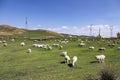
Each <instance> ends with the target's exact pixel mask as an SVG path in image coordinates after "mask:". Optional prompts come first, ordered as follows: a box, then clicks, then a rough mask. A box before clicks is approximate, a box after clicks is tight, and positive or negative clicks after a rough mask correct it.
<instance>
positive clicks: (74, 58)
mask: <svg viewBox="0 0 120 80" xmlns="http://www.w3.org/2000/svg"><path fill="white" fill-rule="evenodd" d="M76 62H77V56H74V57H73V58H72V66H74V65H75V63H76Z"/></svg>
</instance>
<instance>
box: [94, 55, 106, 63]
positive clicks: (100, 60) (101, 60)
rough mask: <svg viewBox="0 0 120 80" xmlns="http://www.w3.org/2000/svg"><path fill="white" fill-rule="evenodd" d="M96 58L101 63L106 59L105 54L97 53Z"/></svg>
mask: <svg viewBox="0 0 120 80" xmlns="http://www.w3.org/2000/svg"><path fill="white" fill-rule="evenodd" d="M95 59H96V60H98V61H99V63H103V62H104V59H105V55H97V56H95Z"/></svg>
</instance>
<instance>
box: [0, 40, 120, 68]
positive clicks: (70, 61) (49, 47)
mask: <svg viewBox="0 0 120 80" xmlns="http://www.w3.org/2000/svg"><path fill="white" fill-rule="evenodd" d="M11 41H12V42H14V41H15V40H14V39H11ZM56 41H58V42H60V43H61V44H67V43H68V42H69V41H68V40H67V39H66V40H64V41H60V40H56ZM0 43H3V46H4V47H7V45H8V44H7V42H6V41H5V40H3V41H0ZM20 45H21V46H22V47H23V46H25V42H21V43H20ZM78 46H79V47H84V46H86V44H85V43H84V41H81V42H80V43H79V44H78ZM108 46H110V47H114V46H115V44H109V45H108ZM32 47H35V48H42V49H45V50H52V48H53V47H57V48H58V49H60V50H61V49H63V46H62V45H60V44H56V43H53V44H52V45H48V44H33V45H32ZM88 49H89V50H94V49H95V47H94V46H90V47H89V48H88ZM105 50H106V48H105V47H100V48H98V51H105ZM117 50H120V47H118V48H117ZM31 52H32V49H31V48H28V49H27V53H31ZM60 55H61V56H63V57H64V59H65V63H68V64H72V66H73V67H74V66H75V64H76V62H77V60H78V58H77V56H73V57H72V59H71V58H70V57H69V55H68V54H67V52H66V51H64V52H62V53H60ZM105 58H106V56H105V55H103V54H101V55H96V56H95V59H96V60H97V61H98V62H99V63H103V62H104V60H105Z"/></svg>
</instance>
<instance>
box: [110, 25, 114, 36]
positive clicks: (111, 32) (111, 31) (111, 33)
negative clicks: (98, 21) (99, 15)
mask: <svg viewBox="0 0 120 80" xmlns="http://www.w3.org/2000/svg"><path fill="white" fill-rule="evenodd" d="M110 37H111V38H112V37H113V26H110Z"/></svg>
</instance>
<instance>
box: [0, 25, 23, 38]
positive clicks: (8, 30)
mask: <svg viewBox="0 0 120 80" xmlns="http://www.w3.org/2000/svg"><path fill="white" fill-rule="evenodd" d="M24 32H25V30H24V29H20V28H16V27H12V26H9V25H0V35H4V36H8V35H16V34H23V33H24Z"/></svg>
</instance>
